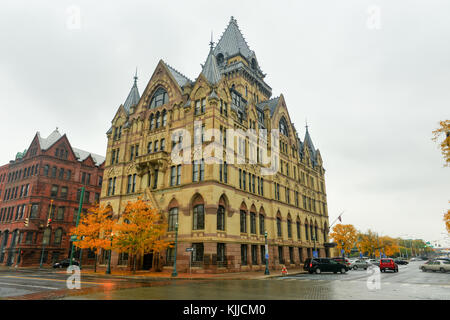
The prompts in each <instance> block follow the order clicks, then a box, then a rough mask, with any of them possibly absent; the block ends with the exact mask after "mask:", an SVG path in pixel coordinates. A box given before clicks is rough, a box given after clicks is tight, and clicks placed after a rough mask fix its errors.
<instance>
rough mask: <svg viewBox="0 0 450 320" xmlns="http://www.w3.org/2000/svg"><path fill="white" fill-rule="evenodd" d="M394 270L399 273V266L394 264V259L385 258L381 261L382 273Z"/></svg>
mask: <svg viewBox="0 0 450 320" xmlns="http://www.w3.org/2000/svg"><path fill="white" fill-rule="evenodd" d="M386 270H392V271H394V272H398V265H397V264H396V263H395V262H394V259H390V258H383V259H381V260H380V271H381V272H385V271H386Z"/></svg>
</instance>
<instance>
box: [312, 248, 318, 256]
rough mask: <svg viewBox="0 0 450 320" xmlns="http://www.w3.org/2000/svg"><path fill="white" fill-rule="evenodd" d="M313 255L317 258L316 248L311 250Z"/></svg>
mask: <svg viewBox="0 0 450 320" xmlns="http://www.w3.org/2000/svg"><path fill="white" fill-rule="evenodd" d="M313 257H314V258H318V255H317V250H314V251H313Z"/></svg>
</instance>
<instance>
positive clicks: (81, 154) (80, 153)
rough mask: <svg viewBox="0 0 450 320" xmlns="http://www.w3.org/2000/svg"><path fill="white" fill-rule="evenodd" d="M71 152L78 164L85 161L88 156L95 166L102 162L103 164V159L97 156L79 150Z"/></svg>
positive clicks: (75, 149)
mask: <svg viewBox="0 0 450 320" xmlns="http://www.w3.org/2000/svg"><path fill="white" fill-rule="evenodd" d="M72 150H73V153H74V154H75V156H76V157H77V160H78V161H80V162H82V161H84V160H86V159H87V158H88V157H89V156H91V157H92V160H94V163H95V165H96V166H99V165H101V164H102V163H103V162H105V157H102V156H100V155H98V154H95V153H91V152H88V151H84V150H81V149H78V148H72Z"/></svg>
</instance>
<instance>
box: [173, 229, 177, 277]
mask: <svg viewBox="0 0 450 320" xmlns="http://www.w3.org/2000/svg"><path fill="white" fill-rule="evenodd" d="M177 245H178V222H177V223H176V224H175V252H174V255H175V257H174V259H173V271H172V277H176V276H178V273H177Z"/></svg>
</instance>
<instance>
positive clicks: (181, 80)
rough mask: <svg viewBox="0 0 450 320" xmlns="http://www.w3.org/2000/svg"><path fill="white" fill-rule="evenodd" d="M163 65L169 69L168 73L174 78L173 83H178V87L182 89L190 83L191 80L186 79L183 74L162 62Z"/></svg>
mask: <svg viewBox="0 0 450 320" xmlns="http://www.w3.org/2000/svg"><path fill="white" fill-rule="evenodd" d="M164 64H165V65H166V67H167V69H169V71H170V73H171V74H172V76H173V77H174V78H175V81H176V82H177V83H178V85H179V86H180V87H181V88H182V87H183V86H185V85H186V84H188V83H192V80H191V79H189V78H188V77H186V76H185V75H184V74H182V73H181V72H179V71H178V70H176V69H174V68H172V67H171V66H170V65H168V64H167V63H165V62H164Z"/></svg>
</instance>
